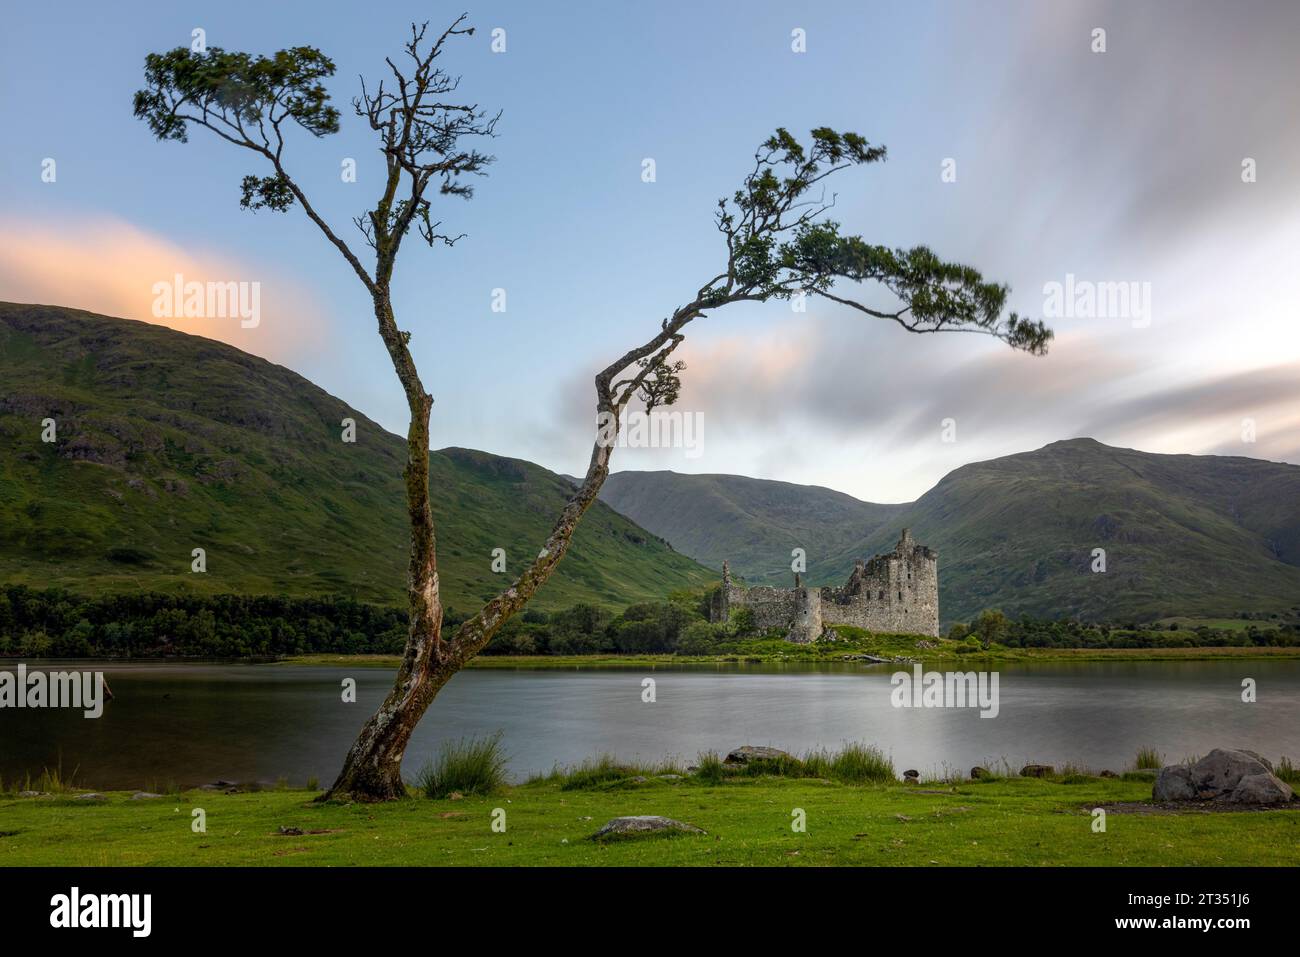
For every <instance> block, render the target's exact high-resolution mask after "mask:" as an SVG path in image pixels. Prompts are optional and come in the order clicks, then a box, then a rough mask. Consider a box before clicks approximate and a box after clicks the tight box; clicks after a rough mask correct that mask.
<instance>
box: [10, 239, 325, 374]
mask: <svg viewBox="0 0 1300 957" xmlns="http://www.w3.org/2000/svg"><path fill="white" fill-rule="evenodd" d="M177 274H180V275H182V276H183V277H184V281H185V282H187V283H188V282H190V281H198V282H204V283H206V282H209V281H211V282H220V283H229V282H247V283H253V282H256V283H258V284H259V287H260V288H259V292H260V313H261V315H260V322H259V323H258V325H257V326H256V327H255V328H244V327H243V326H242V325H241V323H240V320H239V319H238V318H237V317H231V318H200V319H194V318H191V319H186V318H159V317H156V316H155V315H154V310H153V305H154V299H155V294H154V291H153V287H154V284H155V283H158V282H166V283H172V282H174V277H175V276H176V275H177ZM0 298H3V299H7V300H11V301H15V302H38V303H46V304H52V305H60V306H71V307H73V308H77V309H85V310H87V311H89V312H96V313H100V314H102V315H107V316H118V317H122V318H127V319H139V320H142V321H144V322H151V323H154V324H157V325H164V326H168V327H170V328H172V329H179V330H180V331H182V332H187V333H191V334H193V335H200V336H205V337H207V338H209V339H217V340H219V341H221V342H226V343H229V344H230V345H232V346H235V347H237V348H239V349H242V350H243V351H245V352H249V353H253V354H254V355H259V356H262V357H263V358H266V359H270V360H272V361H275V362H280V363H283V364H291V363H300V362H302V361H303V360H305V359H308V358H312V357H314V356H315V355H316V353H317V351H318V349H319V348H320V343H321V341H322V337H321V330H320V328H319V326H320V324H321V323H322V322H323V321H324V317H325V311H324V310H323V309H322V308H321V306H320V305H319V304H318V303H317V302H316V301H315V297H314V295H313V294H312V292H311V291H310V290H309V289H308V288H307V287H306V286H305V285H303V284H302V283H300V282H298V281H296V280H294V279H292V278H290V277H288V276H284V275H279V274H276V273H274V272H272V271H269V270H268V269H267V267H266V266H265V265H262V264H258V265H256V266H254V265H252V264H249V263H246V262H241V261H239V260H237V259H235V258H232V257H229V256H226V255H222V254H219V253H215V252H212V251H210V250H203V249H196V248H190V249H187V248H182V247H181V246H180V245H178V244H177V243H175V242H173V241H171V240H169V239H167V238H165V237H163V236H160V235H157V234H155V233H151V232H148V231H146V230H144V229H141V228H139V227H137V226H134V225H132V224H131V223H129V222H126V221H124V220H121V219H117V218H108V217H101V218H98V219H94V220H90V221H85V222H81V221H79V222H78V223H77V224H75V225H71V224H69V225H64V226H60V227H58V228H56V227H53V226H50V225H48V224H45V223H39V222H34V221H25V220H16V219H4V220H0Z"/></svg>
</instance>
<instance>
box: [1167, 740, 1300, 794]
mask: <svg viewBox="0 0 1300 957" xmlns="http://www.w3.org/2000/svg"><path fill="white" fill-rule="evenodd" d="M1294 796H1295V792H1294V791H1292V790H1291V787H1290V786H1289V785H1288V784H1287V783H1286V782H1285V781H1282V780H1281V779H1280V778H1278V777H1277V775H1275V774H1274V773H1273V765H1272V764H1271V763H1269V761H1268V760H1267V759H1266V758H1264V757H1263V756H1261V755H1259V754H1256V753H1255V752H1254V751H1246V750H1244V749H1232V748H1215V749H1214V750H1213V751H1211V752H1210V753H1209V754H1207V755H1206V756H1205V757H1203V758H1201V760H1199V761H1197V762H1196V763H1195V764H1176V765H1172V766H1170V767H1167V768H1161V769H1160V774H1159V775H1158V776H1157V777H1156V783H1155V787H1153V788H1152V790H1151V797H1152V798H1153V799H1154V800H1156V801H1221V802H1223V803H1226V804H1282V803H1285V802H1287V801H1290V800H1292V799H1293V798H1294Z"/></svg>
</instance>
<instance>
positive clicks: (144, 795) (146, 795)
mask: <svg viewBox="0 0 1300 957" xmlns="http://www.w3.org/2000/svg"><path fill="white" fill-rule="evenodd" d="M160 797H162V795H161V794H154V793H153V792H152V791H136V792H135V793H134V794H132V795H131V800H132V801H148V800H150V799H152V798H160Z"/></svg>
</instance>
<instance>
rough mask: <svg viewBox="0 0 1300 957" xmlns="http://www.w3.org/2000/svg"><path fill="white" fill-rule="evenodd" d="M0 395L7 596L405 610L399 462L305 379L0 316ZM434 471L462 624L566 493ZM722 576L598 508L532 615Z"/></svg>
mask: <svg viewBox="0 0 1300 957" xmlns="http://www.w3.org/2000/svg"><path fill="white" fill-rule="evenodd" d="M0 383H2V386H0V450H3V454H2V455H0V581H3V582H6V583H22V584H29V585H31V586H33V587H50V586H62V587H66V588H67V589H69V590H71V591H75V592H79V593H86V594H99V593H105V592H126V591H133V590H141V589H148V590H156V591H166V592H174V593H182V592H189V593H204V594H216V593H226V592H232V593H242V594H285V595H293V596H306V595H321V594H327V593H328V594H343V595H349V596H352V597H355V598H357V599H360V600H367V601H375V602H384V603H396V602H401V601H402V600H403V586H404V581H405V576H406V535H407V532H406V525H405V512H404V509H403V507H402V486H401V468H402V461H403V457H404V452H405V443H404V441H403V440H402V439H401V438H399V437H397V436H394V435H392V434H391V433H388V432H385V431H384V430H383V429H382V428H381V427H380V426H378V425H377V424H375V423H374V422H372V421H370V420H369V419H367V418H366V417H365V416H363V415H362V414H361V413H359V412H357V411H356V410H355V409H351V408H349V407H348V406H347V404H346V403H344V402H342V401H341V400H339V399H336V398H334V397H333V396H331V395H328V394H327V393H325V392H324V391H322V390H321V389H319V388H317V387H316V386H314V385H312V384H311V383H310V382H308V381H307V380H306V379H304V378H302V377H301V376H299V375H297V374H295V373H293V372H291V371H289V370H288V369H285V368H282V367H280V366H277V365H274V364H272V363H269V362H266V361H265V360H262V359H258V358H256V357H254V356H250V355H247V354H245V353H243V352H240V351H239V350H237V349H235V348H232V347H231V346H227V345H224V344H222V343H218V342H214V341H212V340H209V339H203V338H200V337H197V336H189V335H185V334H183V333H180V332H176V331H173V330H170V329H165V328H162V327H159V326H153V325H149V324H147V323H141V322H133V321H130V320H124V319H109V318H105V317H102V316H96V315H94V314H91V313H86V312H81V311H78V310H73V309H65V308H61V307H56V306H36V305H19V304H13V303H0ZM394 388H396V385H394ZM345 417H351V418H353V419H355V420H356V423H357V428H356V435H357V440H356V443H355V444H346V443H344V442H343V441H342V440H341V426H340V422H341V420H342V419H343V418H345ZM46 418H53V419H54V420H55V422H56V423H57V442H55V443H52V444H47V443H43V442H42V441H41V431H42V426H41V423H42V420H43V419H46ZM431 468H432V475H431V487H432V488H433V489H434V490H435V492H434V494H433V496H432V498H433V504H434V511H435V513H436V515H437V519H438V525H439V529H438V535H439V539H438V546H439V547H438V552H439V563H440V570H441V573H442V587H443V593H444V595H446V596H447V599H448V602H449V604H450V605H451V606H452V607H453V608H457V609H466V610H468V609H469V607H470V606H471V605H473V606H475V607H477V603H478V602H479V601H480V600H481V599H483V598H485V597H487V596H488V595H490V594H492V593H494V592H495V591H496V590H498V589H499V588H500V587H502V586H503V585H504V583H505V580H506V576H503V575H498V574H494V573H493V572H492V571H491V567H490V566H491V553H492V549H494V548H498V547H500V548H504V549H505V550H506V555H507V571H508V572H513V571H515V570H517V569H518V567H519V563H520V562H522V561H524V560H525V559H527V558H530V557H531V556H533V555H535V554H536V552H537V549H538V548H539V547H540V546H541V543H542V542H543V541H544V540H545V537H546V533H547V532H548V531H549V528H550V524H551V522H552V520H553V519H554V517H555V515H556V514H557V513H558V511H559V508H560V506H561V504H562V502H563V501H564V499H565V498H566V497H567V495H568V493H569V490H570V487H569V484H568V482H567V481H566V480H565V479H563V478H562V477H561V476H558V475H556V474H554V473H552V472H549V471H547V470H546V469H543V468H541V467H540V466H537V465H534V464H532V463H529V462H524V461H520V460H517V459H506V458H501V457H497V456H493V455H488V454H486V453H482V452H474V451H468V450H465V449H444V450H442V451H441V452H437V453H435V454H434V455H433V457H432V463H431ZM196 547H202V548H204V549H205V550H206V552H207V573H206V574H195V573H193V572H191V570H190V563H191V557H190V556H191V550H192V549H194V548H196ZM716 577H717V576H716V574H711V573H710V572H708V571H707V570H706V569H704V568H702V567H701V566H700V565H698V564H696V563H695V562H694V561H692V560H691V559H689V558H686V557H685V556H683V555H681V554H678V553H676V552H674V551H672V549H671V548H669V547H668V546H667V545H666V544H665V543H664V542H663V541H661V540H660V539H658V538H656V537H655V536H653V535H650V534H648V533H647V532H646V531H645V530H643V529H641V528H639V527H638V526H636V525H634V524H633V523H632V522H630V521H628V520H627V519H625V518H623V517H622V516H621V515H618V514H617V513H615V512H614V511H612V510H611V509H609V508H608V507H606V506H604V505H602V504H599V503H598V504H597V505H596V506H594V507H593V508H592V509H591V510H590V511H589V512H588V513H587V516H586V517H585V518H584V520H583V523H582V525H581V526H580V528H579V530H578V533H577V535H576V536H575V539H574V544H573V546H572V548H571V549H570V552H569V554H568V556H567V557H566V559H565V561H564V563H563V564H562V565H561V566H560V569H559V571H558V572H557V574H556V575H555V577H554V578H552V579H551V581H550V582H548V583H547V585H546V586H545V587H544V588H543V589H542V590H541V592H539V593H538V596H537V598H536V600H535V604H536V605H537V607H540V608H544V609H553V608H558V607H564V606H568V605H571V604H573V603H575V602H577V601H594V602H598V603H601V604H606V605H611V606H621V605H624V604H627V603H629V602H632V601H637V600H643V599H652V598H656V599H657V598H662V597H663V596H664V595H665V594H666V593H667V592H669V591H671V590H673V589H678V588H684V587H695V586H700V585H702V584H705V583H706V582H707V581H708V580H709V579H710V578H715V579H716Z"/></svg>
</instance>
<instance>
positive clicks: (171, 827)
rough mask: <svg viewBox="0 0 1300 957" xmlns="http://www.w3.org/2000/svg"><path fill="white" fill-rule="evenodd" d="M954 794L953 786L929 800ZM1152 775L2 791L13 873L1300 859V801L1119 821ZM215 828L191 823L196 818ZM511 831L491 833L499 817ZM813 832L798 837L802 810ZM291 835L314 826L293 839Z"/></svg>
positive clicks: (3, 842) (2, 842)
mask: <svg viewBox="0 0 1300 957" xmlns="http://www.w3.org/2000/svg"><path fill="white" fill-rule="evenodd" d="M927 792H938V793H927ZM1150 794H1151V783H1150V781H1149V780H1147V781H1141V782H1139V781H1124V780H1118V779H1098V778H1093V779H1088V780H1087V781H1086V782H1082V783H1077V784H1065V783H1061V782H1059V781H1055V780H1036V779H1024V778H1007V779H998V780H992V781H987V782H985V781H981V782H966V783H964V784H959V785H956V786H947V787H943V788H929V787H926V788H916V787H907V786H904V785H901V784H889V785H865V786H850V785H844V784H840V783H824V782H822V781H819V780H816V779H812V778H796V779H784V778H771V777H758V778H747V777H742V778H728V779H726V780H725V781H724V782H723V783H707V782H701V781H698V780H694V779H691V780H687V781H679V782H665V781H660V780H657V779H653V778H651V779H649V780H648V781H646V782H645V783H644V784H639V785H633V786H629V787H626V788H623V789H619V790H601V789H587V790H574V789H570V790H565V789H564V788H563V786H562V784H560V783H558V782H552V781H545V780H539V781H535V782H532V783H529V784H526V785H520V786H517V787H513V788H508V789H507V790H505V791H503V792H502V793H500V794H499V795H496V796H493V797H477V796H471V797H466V798H464V799H461V800H446V801H441V800H439V801H431V800H424V799H420V798H411V799H408V800H404V801H396V802H392V803H388V804H382V805H361V804H349V805H340V804H328V803H327V804H318V803H315V802H314V801H313V800H312V798H313V796H314V795H312V794H311V793H309V792H306V791H289V790H267V791H260V792H255V793H244V794H232V795H227V794H223V793H218V792H202V791H191V792H187V793H185V794H184V795H181V796H179V797H168V798H164V799H161V800H149V801H132V800H130V799H129V796H128V795H125V794H112V795H109V799H108V800H107V801H104V802H77V801H73V800H72V799H71V798H67V797H54V798H44V799H17V798H12V797H0V820H3V821H4V827H3V830H4V831H5V834H4V836H0V866H19V865H73V866H81V865H86V866H106V865H112V866H116V865H164V866H168V865H172V866H181V865H184V866H190V865H317V866H323V865H380V864H389V865H398V864H404V865H495V866H530V865H552V866H564V865H654V866H659V865H662V866H669V865H671V866H678V865H911V866H921V867H925V866H934V865H978V866H990V865H991V866H1003V865H1045V866H1057V865H1084V866H1087V865H1130V866H1137V865H1143V866H1145V865H1155V866H1170V865H1198V866H1218V865H1276V866H1294V865H1296V864H1300V808H1298V809H1296V810H1285V811H1246V812H1234V813H1227V814H1204V813H1196V812H1190V813H1186V814H1154V813H1153V814H1125V813H1117V812H1112V813H1110V814H1108V816H1107V827H1106V831H1105V832H1104V833H1093V831H1092V816H1091V813H1090V812H1091V810H1092V809H1093V808H1094V807H1097V806H1099V805H1107V804H1112V803H1114V802H1125V801H1142V800H1147V799H1149V797H1150ZM196 807H201V808H203V809H204V811H205V813H206V821H207V831H206V833H201V834H196V833H194V832H193V831H192V830H191V827H190V825H191V820H192V817H191V811H192V810H193V809H194V808H196ZM498 808H499V809H502V810H504V811H505V813H506V831H505V832H504V833H496V832H494V831H493V830H492V827H491V824H492V820H493V812H494V810H496V809H498ZM797 808H801V809H803V810H804V812H805V813H806V815H807V832H806V833H795V832H793V831H792V830H791V827H790V825H791V820H792V812H793V811H794V810H795V809H797ZM625 814H663V815H666V816H668V817H672V818H675V819H677V820H679V821H685V822H687V823H690V824H694V825H696V826H698V827H701V828H703V829H704V830H705V831H707V832H708V833H707V835H705V836H684V837H676V838H673V839H671V840H664V839H658V838H645V839H637V840H629V841H622V842H617V843H612V844H609V845H605V846H602V845H598V844H595V843H594V842H592V841H590V840H589V839H588V838H589V837H590V836H591V835H592V834H593V833H594V832H595V831H596V829H597V828H599V827H600V826H601V825H602V824H604V823H605V822H606V821H608V820H609V819H610V818H613V817H616V816H619V815H625ZM281 827H287V828H298V829H301V830H302V831H303V833H302V834H301V835H294V836H286V835H282V834H281V833H280V830H279V829H280V828H281Z"/></svg>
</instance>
